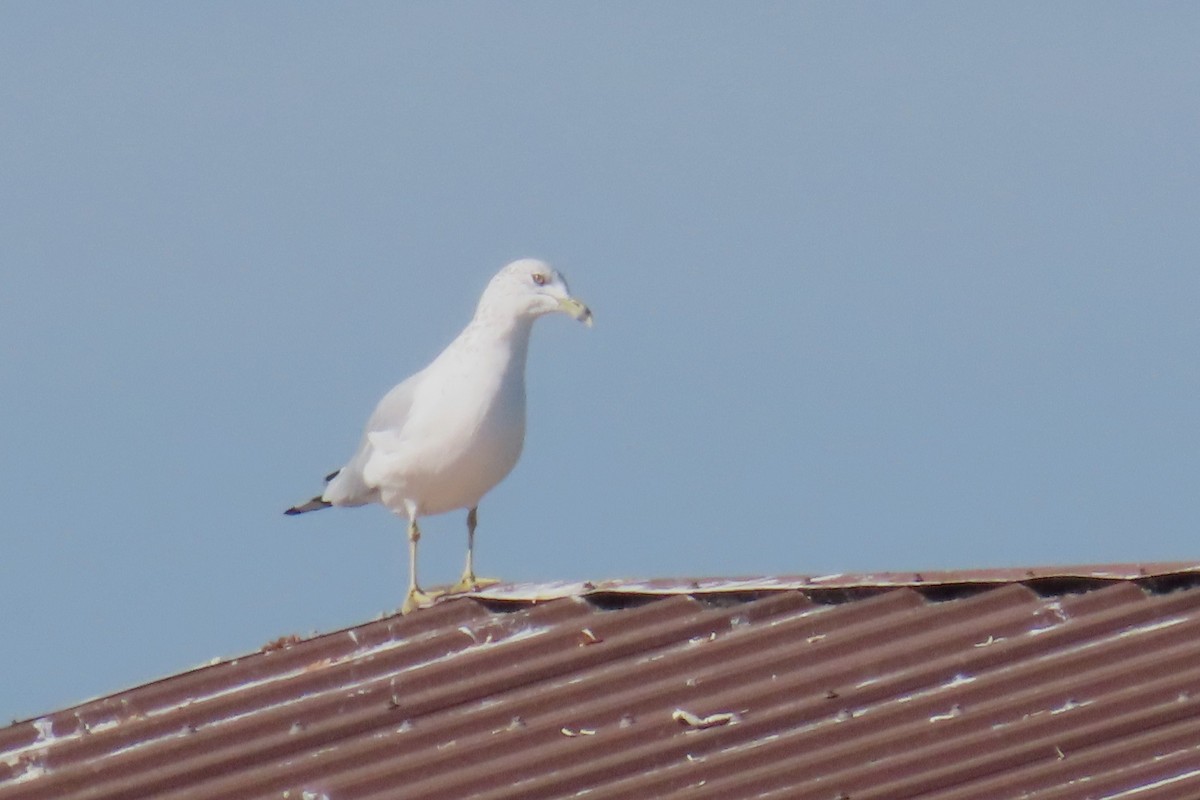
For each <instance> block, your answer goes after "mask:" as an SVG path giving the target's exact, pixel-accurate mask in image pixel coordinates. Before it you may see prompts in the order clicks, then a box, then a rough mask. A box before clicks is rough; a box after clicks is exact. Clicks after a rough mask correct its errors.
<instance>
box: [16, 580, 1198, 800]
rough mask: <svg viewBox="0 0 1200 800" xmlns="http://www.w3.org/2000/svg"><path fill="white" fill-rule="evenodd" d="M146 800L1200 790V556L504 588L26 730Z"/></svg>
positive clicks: (883, 798)
mask: <svg viewBox="0 0 1200 800" xmlns="http://www.w3.org/2000/svg"><path fill="white" fill-rule="evenodd" d="M142 797H154V798H156V799H157V798H161V799H162V800H175V799H176V798H178V799H179V800H182V799H183V798H188V799H189V800H192V799H195V798H230V800H234V799H235V798H236V800H253V799H254V798H290V799H294V800H351V799H352V798H353V799H354V800H368V799H370V800H382V799H383V798H389V799H390V798H456V799H458V798H479V799H480V800H484V799H487V800H492V799H493V798H494V799H496V800H499V798H522V800H536V799H537V798H562V797H587V798H589V799H590V800H599V799H600V798H675V797H679V798H682V797H687V798H720V800H732V799H733V798H749V797H757V798H812V799H813V800H836V798H844V799H848V800H903V799H904V798H928V799H929V800H952V799H953V800H990V799H991V798H1030V799H1031V800H1083V799H1084V798H1091V799H1093V800H1101V799H1102V798H1103V800H1117V799H1118V798H1130V800H1165V799H1166V798H1170V799H1171V800H1179V799H1180V798H1188V797H1200V565H1194V564H1156V565H1116V566H1104V567H1079V568H1069V569H1062V568H1060V569H1032V570H1024V569H1022V570H998V571H996V570H993V571H976V572H928V573H923V574H879V575H837V576H797V577H793V578H754V579H738V580H730V579H712V580H682V581H611V582H598V583H591V584H569V583H562V584H538V585H510V586H499V587H492V588H491V589H489V590H487V591H485V592H483V593H481V595H480V596H477V597H457V598H448V599H445V600H443V601H442V602H439V603H437V604H436V605H434V606H433V607H431V608H428V609H423V610H421V611H419V612H417V613H415V614H412V615H410V616H407V617H399V616H391V617H386V618H384V619H380V620H376V621H374V622H369V623H366V624H363V625H358V626H355V627H352V628H348V629H345V630H341V631H336V632H333V633H329V634H325V635H321V636H317V637H314V638H311V639H307V640H303V641H300V640H298V639H295V638H294V637H289V638H285V639H282V640H280V641H278V642H274V643H272V644H271V645H268V646H266V647H264V649H263V650H262V651H260V652H257V653H253V654H250V655H247V656H242V657H239V658H234V659H229V660H226V661H221V662H219V663H215V664H212V665H210V666H206V667H203V668H200V669H196V670H192V671H190V672H185V673H182V674H179V675H175V676H172V677H169V678H165V679H163V680H160V681H157V682H154V683H150V684H147V685H145V686H140V687H137V688H135V689H131V690H128V691H124V692H121V693H119V694H114V695H112V696H109V697H105V698H101V699H98V700H93V701H90V702H87V703H84V704H82V705H79V706H76V707H74V708H69V709H65V710H62V711H58V712H55V713H52V714H47V715H46V716H44V717H41V718H38V719H34V720H28V721H24V722H19V723H15V724H13V725H11V726H10V727H8V728H4V729H0V800H17V799H18V798H20V799H21V800H25V799H26V798H28V800H34V798H61V799H64V800H65V799H68V798H70V799H75V798H78V799H79V800H82V799H83V798H88V799H89V800H101V798H108V799H111V800H118V799H120V800H130V799H131V798H142Z"/></svg>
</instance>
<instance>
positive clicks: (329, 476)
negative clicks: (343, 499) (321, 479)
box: [325, 468, 342, 483]
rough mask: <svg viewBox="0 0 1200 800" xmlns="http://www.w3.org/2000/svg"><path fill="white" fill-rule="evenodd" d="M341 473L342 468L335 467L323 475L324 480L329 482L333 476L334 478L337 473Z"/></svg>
mask: <svg viewBox="0 0 1200 800" xmlns="http://www.w3.org/2000/svg"><path fill="white" fill-rule="evenodd" d="M341 474H342V470H341V469H340V468H339V469H335V470H334V471H333V472H331V473H329V474H328V475H326V476H325V482H326V483H329V482H330V481H331V480H333V479H334V478H336V477H337V476H338V475H341Z"/></svg>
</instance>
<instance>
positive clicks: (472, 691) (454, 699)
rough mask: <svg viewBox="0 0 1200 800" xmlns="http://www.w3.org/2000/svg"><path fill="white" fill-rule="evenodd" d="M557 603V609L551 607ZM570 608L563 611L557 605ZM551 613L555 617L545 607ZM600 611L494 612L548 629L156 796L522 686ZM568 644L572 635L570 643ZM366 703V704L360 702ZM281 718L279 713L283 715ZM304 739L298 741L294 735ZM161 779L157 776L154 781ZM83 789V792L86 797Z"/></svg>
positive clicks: (388, 692)
mask: <svg viewBox="0 0 1200 800" xmlns="http://www.w3.org/2000/svg"><path fill="white" fill-rule="evenodd" d="M652 605H654V606H656V607H657V609H658V610H657V611H656V612H655V613H658V614H667V613H670V612H671V610H672V609H673V613H674V614H676V615H685V614H695V612H696V609H697V608H698V605H697V604H696V603H695V602H694V601H692V600H690V599H689V598H685V597H679V598H667V599H664V600H657V601H654V603H652ZM556 610H557V611H556ZM564 610H569V611H570V613H569V614H567V615H564V614H563V613H562V612H563V611H564ZM551 612H555V618H553V619H551V618H549V617H547V616H546V615H547V614H550V613H551ZM604 613H605V612H598V611H595V610H594V609H593V608H592V607H591V606H590V605H589V604H587V603H583V602H580V601H578V600H574V599H567V600H562V601H555V602H551V603H546V604H544V605H539V606H533V607H530V608H529V609H527V610H525V611H521V612H516V613H514V614H503V615H496V618H497V619H514V618H517V619H519V618H522V617H527V621H526V623H525V624H526V625H533V624H539V622H538V620H539V619H540V618H545V619H544V620H542V621H543V622H545V623H547V624H549V623H554V624H553V625H549V629H548V630H547V631H546V632H545V633H543V634H541V635H539V636H538V637H536V638H534V639H526V640H523V641H520V642H516V643H513V644H512V645H510V646H509V647H508V648H507V650H506V653H505V656H504V658H503V659H502V660H500V661H499V665H500V666H499V667H498V668H492V663H493V662H495V661H496V657H495V655H494V654H492V653H490V652H487V653H481V654H479V655H480V656H482V657H476V654H475V653H472V652H471V651H467V652H466V653H465V654H464V655H462V656H460V657H458V658H455V659H453V660H451V661H446V662H443V663H438V664H433V665H430V666H427V667H419V668H417V669H414V670H412V671H410V672H409V673H408V675H407V676H406V681H405V683H404V685H403V686H402V687H401V686H397V687H396V689H395V690H393V689H392V688H391V687H390V686H384V687H382V688H383V689H384V690H385V691H377V692H374V693H373V694H372V695H371V696H369V697H366V698H355V706H356V707H357V708H359V711H358V712H357V713H355V714H347V713H346V712H344V711H342V710H340V709H339V710H338V712H337V714H336V715H332V714H331V715H329V716H328V717H327V718H325V719H322V720H318V721H316V722H314V723H313V724H312V725H311V726H309V727H308V728H306V729H305V730H304V731H302V732H301V733H299V734H291V733H289V732H288V731H287V730H286V729H285V730H279V731H277V732H276V733H274V734H273V735H272V736H271V737H269V738H266V739H261V740H257V741H254V742H251V743H250V744H252V745H253V751H254V755H255V757H254V759H253V760H252V761H247V760H246V759H245V758H244V757H243V756H241V753H242V750H239V751H238V755H239V758H237V759H235V760H233V761H232V762H231V761H230V760H228V759H226V758H224V757H220V756H211V755H210V756H208V757H206V758H203V759H197V760H196V763H194V764H193V765H191V771H190V773H189V775H190V779H189V781H187V782H183V781H180V780H178V779H176V780H173V781H172V782H171V783H170V784H165V785H156V786H155V787H153V788H154V794H155V797H166V796H168V795H167V794H166V793H167V792H168V791H170V790H172V789H173V788H178V789H179V791H180V793H181V794H180V796H182V797H200V796H204V797H221V796H230V797H237V798H241V797H244V796H245V793H246V792H249V791H252V790H255V787H256V786H258V785H259V784H264V783H270V782H272V781H273V780H277V778H276V777H275V776H273V774H272V773H271V772H270V770H269V769H266V770H265V771H264V770H263V767H264V766H266V765H268V764H270V763H274V762H278V761H280V760H288V759H292V760H295V759H296V758H306V757H310V756H311V754H312V753H313V752H319V751H324V750H328V749H329V748H332V747H338V746H340V744H341V742H342V741H344V740H346V739H350V738H353V737H356V736H369V735H371V734H373V733H376V732H379V731H383V730H386V729H388V728H393V727H394V726H396V725H397V724H399V722H402V721H403V720H404V719H406V718H407V719H417V718H419V717H421V716H422V715H424V714H429V713H433V712H435V711H437V710H439V709H446V708H453V707H456V706H459V705H461V704H464V703H470V702H477V701H480V700H482V699H484V698H488V697H490V696H491V695H492V694H494V693H496V692H499V691H503V690H504V689H505V688H506V687H507V686H509V685H525V684H528V683H531V682H536V681H537V680H539V679H545V678H546V677H548V676H549V674H548V673H547V672H546V670H547V669H552V668H554V667H555V666H559V668H561V665H554V664H551V665H549V667H543V670H542V672H541V674H540V675H539V673H538V672H537V671H536V670H532V669H531V668H530V667H531V665H536V664H540V663H541V662H540V661H539V655H540V654H544V653H545V652H551V653H552V652H555V651H556V650H561V649H562V640H563V639H564V638H568V637H573V636H574V635H575V634H576V633H577V631H578V629H577V628H575V627H574V625H571V626H569V627H568V626H566V625H564V624H563V623H564V621H566V620H576V621H578V620H591V619H594V618H595V617H597V616H601V615H603V614H604ZM623 613H627V614H629V615H631V617H634V618H636V617H640V616H642V615H648V614H649V613H650V610H649V608H648V607H644V608H639V609H629V610H627V611H626V612H623ZM572 644H573V642H572ZM359 700H363V703H360V702H359ZM364 703H365V704H364ZM285 722H286V720H285ZM296 739H300V740H302V741H303V742H305V746H304V747H299V746H297V745H296V744H295V743H294V740H296ZM251 768H253V769H254V770H255V771H256V772H255V774H254V775H253V776H250V777H248V778H246V779H238V780H236V781H229V780H226V779H227V778H229V777H231V776H232V775H233V774H234V773H235V772H239V771H242V770H246V769H251ZM210 782H215V785H216V786H217V787H218V788H217V789H215V790H210V789H209V788H206V787H208V786H210ZM159 784H162V781H159ZM227 784H231V785H233V786H234V787H235V788H233V789H231V790H230V794H228V795H225V794H221V792H222V791H224V790H221V789H220V788H219V787H221V786H225V785H227ZM89 796H90V795H85V797H89ZM104 796H105V797H109V796H112V797H114V798H115V797H128V796H129V794H127V793H122V794H116V795H107V794H106V795H104Z"/></svg>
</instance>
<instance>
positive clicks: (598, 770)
mask: <svg viewBox="0 0 1200 800" xmlns="http://www.w3.org/2000/svg"><path fill="white" fill-rule="evenodd" d="M901 591H907V590H901ZM888 597H889V596H888V595H883V596H880V597H879V598H873V599H872V600H869V601H861V602H863V603H883V602H885V600H886V598H888ZM1009 598H1010V599H1012V600H1019V601H1021V602H1024V603H1028V602H1030V598H1032V594H1031V593H1028V592H1026V590H1024V589H1020V588H1018V589H1017V590H1016V591H1015V592H1013V593H1010V594H1009ZM989 600H990V598H989ZM957 602H963V603H971V604H981V603H983V602H984V599H983V596H982V595H980V596H977V597H975V598H970V599H967V600H963V601H957ZM843 608H848V607H845V606H837V607H835V608H833V609H831V611H830V612H828V613H827V614H826V615H822V617H821V619H822V620H823V621H824V622H823V623H822V627H823V629H829V628H830V627H831V626H834V627H835V622H836V621H835V620H832V619H830V617H831V616H832V615H836V613H837V612H839V611H841V610H842V609H843ZM922 608H923V609H924V611H925V614H926V615H928V616H924V617H923V618H917V619H909V617H911V615H912V608H910V607H904V606H902V607H900V608H897V609H896V611H895V613H896V615H897V616H904V617H906V619H905V620H904V621H898V620H896V619H895V618H893V617H888V616H884V617H881V616H879V615H878V614H875V615H872V616H870V617H868V618H867V619H864V620H863V624H862V626H861V627H862V628H863V629H864V630H863V632H862V633H861V635H862V636H863V637H866V638H872V637H878V636H882V635H888V634H892V635H895V636H897V637H898V638H903V634H904V629H905V626H907V625H914V626H917V627H921V626H924V624H925V623H926V622H927V621H928V619H929V618H931V617H932V618H934V619H936V618H939V617H941V616H944V615H947V614H948V613H949V612H950V611H951V609H950V607H949V606H948V605H947V604H934V605H925V604H923V603H922ZM783 624H785V623H782V622H780V623H775V624H773V625H772V626H771V627H772V628H778V627H781V626H782V625H783ZM752 634H753V631H748V632H747V633H746V634H745V635H748V636H749V635H752ZM846 638H847V639H849V638H851V637H849V636H847V637H846ZM855 638H857V637H855ZM804 641H805V640H804V639H803V638H799V639H797V644H800V646H801V647H804V644H802V643H803V642H804ZM791 649H792V645H789V644H785V645H784V646H783V647H781V648H780V650H779V651H778V653H776V652H775V651H772V656H773V657H774V656H776V655H777V656H778V667H777V668H778V672H777V673H776V674H774V675H772V674H769V672H768V674H764V675H761V676H760V678H759V679H758V681H757V682H756V683H754V684H748V683H746V682H745V681H743V680H739V678H741V672H740V667H741V665H740V664H736V663H731V662H725V661H721V662H714V663H713V664H712V665H711V666H712V668H713V670H714V672H718V673H720V672H724V673H727V676H733V679H732V680H728V681H727V683H729V684H731V685H730V686H728V687H727V688H726V690H725V694H723V695H721V694H717V695H714V694H712V691H711V690H712V686H711V684H708V683H707V682H706V681H699V682H698V685H697V686H696V687H693V688H689V689H687V690H686V694H685V695H684V696H683V697H669V698H663V700H664V701H665V700H669V701H670V702H664V703H662V704H660V706H659V713H658V714H657V715H656V716H655V718H654V720H653V721H652V722H646V721H643V720H639V723H638V724H637V725H635V726H633V727H631V728H628V729H625V730H618V731H616V732H614V733H613V734H612V735H611V736H608V735H606V737H605V739H604V741H605V742H606V743H607V744H606V746H605V747H604V749H603V752H601V753H598V754H597V755H596V757H594V758H593V757H591V756H590V755H586V756H584V757H582V758H580V759H579V760H580V761H581V762H582V763H571V762H573V759H568V758H567V757H566V755H560V754H558V753H557V752H556V749H555V744H554V737H553V736H550V742H548V743H546V744H545V746H544V747H542V746H539V747H538V748H537V750H536V752H534V753H532V754H530V756H529V760H530V761H533V762H534V763H537V762H538V761H539V760H541V759H543V758H545V759H549V760H552V761H553V762H554V763H555V764H556V770H555V773H554V775H543V776H541V777H540V778H539V779H538V781H534V782H531V783H528V784H523V785H522V786H521V789H520V792H519V794H517V795H515V796H519V797H522V798H531V799H532V798H537V797H550V796H558V795H560V794H564V793H570V792H572V791H576V790H577V789H579V788H580V787H582V786H588V785H594V784H593V783H589V781H595V780H599V781H601V782H604V781H612V780H615V779H617V778H619V777H621V776H622V775H625V774H628V773H630V772H634V771H641V770H653V769H657V768H658V767H659V766H661V765H662V764H664V763H670V762H671V761H673V760H674V759H676V758H678V757H680V749H681V748H682V749H683V750H686V749H687V748H688V747H689V746H690V744H691V742H690V740H686V739H680V738H679V736H680V735H681V734H682V733H683V728H682V726H681V725H680V724H679V723H678V722H675V721H673V720H672V719H671V711H672V709H673V708H674V705H675V703H676V702H681V701H682V702H684V703H687V705H688V706H689V709H688V710H690V711H693V712H694V713H697V714H706V713H709V712H712V711H730V710H740V709H741V708H743V707H744V706H747V705H752V704H753V702H754V698H756V697H761V698H764V702H770V700H769V698H771V697H773V696H778V695H780V694H783V693H787V694H796V695H799V696H801V697H803V698H804V699H803V700H802V701H801V702H802V703H804V704H806V706H821V705H822V704H827V703H828V702H829V701H828V700H827V699H825V689H826V687H828V686H829V685H830V683H831V676H834V675H838V674H841V673H842V670H843V668H844V667H845V665H846V663H847V662H848V660H849V659H850V658H851V656H849V655H846V654H844V653H843V654H842V655H837V653H840V652H841V650H842V649H841V648H838V649H837V650H836V651H833V652H831V653H830V654H829V655H830V656H832V657H831V658H828V659H827V657H825V656H822V655H821V654H820V653H819V652H817V651H819V649H820V648H815V649H814V651H813V657H812V658H809V659H798V658H796V657H795V656H794V655H793V654H792V653H790V652H789V651H790V650H791ZM848 649H850V650H853V644H852V643H851V644H850V645H849V648H848ZM908 657H909V658H912V659H917V658H921V656H920V655H919V654H917V653H912V652H910V653H908ZM814 716H819V715H816V714H814ZM754 727H755V726H754V723H753V720H752V719H747V720H746V721H744V722H742V723H740V724H738V725H734V726H729V727H728V728H723V729H722V732H723V733H725V732H728V734H730V735H733V736H743V737H750V736H752V735H753V733H752V729H753V728H754ZM747 728H749V729H751V730H747ZM606 733H607V732H606ZM535 744H537V745H541V744H542V743H541V742H538V743H535ZM575 747H576V746H575V745H573V744H571V743H565V742H562V741H561V737H558V744H557V749H559V750H570V749H573V748H575ZM526 749H528V747H527V748H526ZM631 752H632V753H636V754H637V755H636V757H635V758H634V759H633V760H630V759H629V757H628V754H629V753H631ZM509 757H510V758H509V761H506V762H505V763H504V764H503V765H501V767H499V768H500V769H502V770H506V772H505V773H504V774H503V775H502V777H503V778H504V780H501V781H499V782H497V783H496V784H495V786H497V787H504V786H506V784H507V783H508V780H507V778H508V777H509V773H513V774H520V773H522V772H528V771H529V770H528V768H527V767H526V765H525V762H523V761H521V760H520V759H519V758H515V757H513V754H509ZM495 773H496V769H493V768H489V769H488V771H487V774H488V775H494V774H495ZM476 782H477V783H481V782H486V778H485V777H483V776H476ZM434 788H435V787H433V786H430V787H429V792H423V793H422V796H426V795H427V796H435V795H434V794H433V790H434ZM436 789H438V790H442V791H444V792H445V795H446V796H449V795H450V794H454V793H457V796H462V795H464V794H469V793H470V792H471V791H479V792H480V793H481V794H480V796H481V797H492V796H497V797H503V796H508V795H509V794H510V793H509V791H508V790H507V789H503V788H497V789H495V791H490V790H491V789H492V787H491V786H479V787H475V786H471V785H463V784H462V783H461V779H457V782H456V783H455V784H454V785H453V786H452V787H444V786H437V787H436ZM450 789H453V790H454V791H453V792H451V791H450Z"/></svg>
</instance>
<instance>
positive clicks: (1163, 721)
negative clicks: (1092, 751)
mask: <svg viewBox="0 0 1200 800" xmlns="http://www.w3.org/2000/svg"><path fill="white" fill-rule="evenodd" d="M1194 685H1195V684H1194ZM1186 705H1187V706H1190V707H1185V706H1184V705H1183V704H1178V703H1176V702H1175V701H1174V700H1171V699H1167V700H1166V701H1164V702H1159V703H1153V704H1150V705H1144V706H1142V707H1140V708H1138V709H1137V710H1136V711H1132V712H1130V713H1127V714H1121V715H1119V716H1116V717H1104V718H1101V719H1099V720H1096V721H1095V722H1093V723H1091V724H1090V725H1089V724H1085V725H1083V726H1073V727H1072V728H1071V729H1069V730H1062V731H1058V732H1055V733H1054V734H1051V735H1049V736H1043V737H1042V738H1040V739H1038V740H1036V741H1034V742H1028V743H1020V744H1018V745H1015V746H1012V747H1008V748H1003V749H1001V750H1000V751H998V752H995V753H986V754H983V755H980V756H978V757H976V758H974V759H971V760H968V761H965V762H963V763H960V764H955V765H952V766H947V767H943V768H941V769H938V770H930V771H928V772H926V773H924V774H919V775H913V776H912V777H910V778H908V779H907V780H900V781H896V782H894V783H890V784H884V785H879V786H874V787H871V788H870V789H868V790H866V791H861V792H857V793H858V794H860V795H861V800H902V799H903V798H912V797H921V798H926V797H932V796H936V795H934V794H933V792H934V791H937V790H938V789H939V788H941V787H945V786H947V785H948V784H951V782H953V785H959V784H961V785H963V786H964V788H965V787H966V786H970V785H972V784H973V785H974V786H987V785H994V784H995V782H996V778H997V777H998V775H997V773H998V771H999V770H1001V769H1003V770H1008V771H1011V772H1014V773H1019V772H1020V771H1021V770H1022V769H1024V768H1027V767H1029V766H1030V764H1031V751H1037V752H1038V756H1037V757H1036V758H1034V759H1033V760H1034V761H1037V762H1039V763H1038V764H1037V766H1039V767H1043V768H1044V767H1046V766H1047V765H1049V766H1055V765H1056V762H1057V761H1058V760H1059V759H1058V756H1057V753H1058V751H1059V750H1061V751H1062V752H1063V753H1076V755H1075V756H1069V757H1068V758H1077V759H1082V758H1083V755H1081V754H1080V753H1082V751H1085V749H1086V748H1088V743H1089V742H1092V741H1104V742H1110V743H1112V744H1113V745H1114V749H1115V751H1116V752H1119V753H1121V754H1122V755H1123V756H1124V757H1126V758H1133V759H1135V760H1136V759H1140V758H1142V757H1144V755H1145V754H1146V751H1147V750H1153V749H1156V748H1159V747H1170V748H1171V749H1179V747H1178V746H1177V745H1183V744H1185V743H1187V744H1191V743H1194V742H1195V738H1196V719H1197V715H1198V713H1200V712H1198V711H1197V706H1200V704H1197V703H1189V704H1186ZM1139 734H1140V735H1139ZM1077 743H1078V747H1077V746H1076V744H1077ZM1055 748H1057V749H1055ZM1077 751H1078V752H1077ZM1112 753H1113V750H1112V749H1110V750H1109V751H1107V753H1105V755H1108V756H1111V755H1112ZM1062 760H1064V761H1065V759H1062ZM976 770H985V771H986V772H985V775H986V776H987V780H976V779H975V774H976V772H975V771H976ZM931 786H932V787H933V788H932V790H931V788H930V787H931ZM984 791H985V794H983V795H982V796H987V795H986V789H985V790H984ZM977 796H980V795H977Z"/></svg>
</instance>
